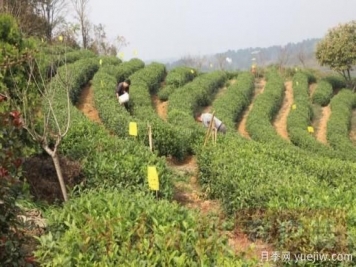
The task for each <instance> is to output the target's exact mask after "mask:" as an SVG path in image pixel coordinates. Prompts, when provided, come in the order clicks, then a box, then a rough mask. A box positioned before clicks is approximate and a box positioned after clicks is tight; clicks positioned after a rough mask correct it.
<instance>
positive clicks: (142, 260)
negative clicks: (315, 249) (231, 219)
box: [36, 189, 256, 266]
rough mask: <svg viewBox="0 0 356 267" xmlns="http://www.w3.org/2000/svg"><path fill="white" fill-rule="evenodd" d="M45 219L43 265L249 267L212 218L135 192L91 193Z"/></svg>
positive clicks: (95, 191) (67, 204)
mask: <svg viewBox="0 0 356 267" xmlns="http://www.w3.org/2000/svg"><path fill="white" fill-rule="evenodd" d="M128 200H129V201H128ZM48 218H49V230H50V231H49V233H48V234H47V235H45V236H42V237H41V238H40V246H39V249H38V251H37V252H36V257H37V258H38V259H39V260H40V262H41V264H42V265H43V266H87V265H91V266H242V264H244V265H243V266H253V265H252V264H253V262H252V261H250V264H249V263H248V262H245V263H244V262H243V261H242V260H240V259H238V258H237V257H236V256H234V255H233V253H232V252H231V251H230V249H229V248H228V245H227V240H226V239H224V238H222V237H220V235H219V233H218V232H219V231H218V230H219V227H221V226H220V225H219V223H218V221H217V220H216V219H215V220H214V219H211V218H210V219H208V218H206V217H204V216H199V214H198V213H197V212H194V211H191V210H188V209H186V208H184V207H181V206H179V205H177V204H173V203H170V202H167V201H165V200H161V201H158V200H157V199H154V198H153V197H148V196H145V195H144V194H142V193H139V192H130V191H124V190H120V191H119V190H116V189H111V190H101V189H99V190H92V191H89V192H86V193H85V194H82V195H81V196H80V197H79V198H75V199H72V200H70V201H69V202H68V203H66V205H65V206H64V207H63V209H53V210H50V211H49V214H48ZM254 264H256V262H255V263H254Z"/></svg>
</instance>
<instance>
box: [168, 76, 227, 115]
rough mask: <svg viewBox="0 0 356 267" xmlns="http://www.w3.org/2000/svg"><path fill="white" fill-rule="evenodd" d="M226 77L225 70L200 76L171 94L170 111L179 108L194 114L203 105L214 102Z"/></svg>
mask: <svg viewBox="0 0 356 267" xmlns="http://www.w3.org/2000/svg"><path fill="white" fill-rule="evenodd" d="M226 79H227V76H226V74H225V73H224V72H223V71H214V72H211V73H207V74H203V75H201V76H198V77H197V78H195V79H194V80H193V81H192V82H190V83H187V84H186V85H185V86H183V87H182V88H180V89H179V90H176V91H175V92H174V93H173V94H172V95H171V98H170V102H169V106H168V113H171V111H173V110H174V109H177V110H180V111H184V112H189V113H190V114H191V115H194V113H195V112H197V111H198V110H199V109H200V108H201V107H204V106H208V105H209V104H210V103H211V102H212V100H213V99H214V96H215V94H216V93H217V91H218V90H219V88H220V87H221V86H223V84H224V83H225V81H226ZM192 119H193V117H192Z"/></svg>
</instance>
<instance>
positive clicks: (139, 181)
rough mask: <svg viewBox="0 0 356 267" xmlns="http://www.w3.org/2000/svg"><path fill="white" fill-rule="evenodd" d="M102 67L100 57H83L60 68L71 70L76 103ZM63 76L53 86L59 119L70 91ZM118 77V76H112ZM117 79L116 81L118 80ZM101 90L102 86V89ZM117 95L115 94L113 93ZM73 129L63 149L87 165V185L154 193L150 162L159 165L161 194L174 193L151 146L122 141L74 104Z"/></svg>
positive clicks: (168, 173) (62, 150)
mask: <svg viewBox="0 0 356 267" xmlns="http://www.w3.org/2000/svg"><path fill="white" fill-rule="evenodd" d="M98 67H99V60H98V59H97V58H94V59H90V58H89V59H82V60H79V61H77V62H75V63H73V64H69V65H67V66H66V67H64V66H63V67H61V68H60V69H59V70H58V73H59V75H62V77H63V76H64V75H65V74H66V73H67V72H68V73H71V74H72V76H71V79H70V80H69V82H70V84H69V86H70V88H71V91H70V95H71V96H72V97H71V100H72V102H74V100H77V99H79V96H80V94H81V89H82V88H83V85H85V84H86V83H87V82H88V81H89V80H90V79H91V77H92V75H93V73H94V71H95V70H97V69H98ZM60 79H61V78H60V76H56V77H54V78H53V79H52V81H51V83H50V85H49V86H51V87H52V88H56V89H57V90H58V92H57V94H56V101H55V102H54V104H53V108H54V109H55V111H56V114H57V117H58V120H59V122H61V121H64V119H65V118H64V116H66V93H65V90H63V89H62V90H61V88H63V83H62V82H61V80H60ZM112 79H114V78H112ZM114 82H115V81H113V83H114ZM99 90H100V89H99ZM113 97H114V96H113ZM70 112H71V128H70V130H69V132H68V134H67V136H66V137H65V138H64V139H63V143H62V145H61V148H60V150H61V152H62V153H63V154H65V155H68V156H70V157H71V158H73V159H76V160H79V161H81V162H82V164H83V171H84V174H85V176H86V178H87V180H86V186H87V187H100V186H113V187H118V188H125V187H130V188H137V189H138V190H145V191H146V192H147V193H148V194H150V192H149V190H148V185H147V181H146V178H147V165H150V164H152V165H156V166H157V169H158V172H159V175H160V183H161V188H160V189H161V190H160V196H162V197H166V198H170V197H171V196H172V181H171V179H172V174H171V172H170V171H168V169H167V168H166V166H165V162H164V160H163V159H159V158H157V156H156V155H154V154H152V153H151V152H150V151H149V150H148V148H145V147H143V146H142V145H141V144H140V143H138V142H135V140H129V139H127V140H120V139H118V138H117V137H114V136H110V135H109V133H108V132H106V131H105V130H104V129H103V127H101V126H98V125H96V124H95V123H93V122H90V121H89V120H88V119H87V118H86V117H85V116H84V115H83V114H82V113H81V112H80V111H78V110H77V109H76V108H75V107H74V106H72V107H71V110H70Z"/></svg>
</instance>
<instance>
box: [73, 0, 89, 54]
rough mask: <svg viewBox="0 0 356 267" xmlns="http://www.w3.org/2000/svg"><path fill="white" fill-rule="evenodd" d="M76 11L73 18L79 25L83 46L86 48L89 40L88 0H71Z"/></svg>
mask: <svg viewBox="0 0 356 267" xmlns="http://www.w3.org/2000/svg"><path fill="white" fill-rule="evenodd" d="M71 1H72V4H73V6H74V11H75V13H76V16H75V18H76V19H77V20H78V22H79V25H80V31H81V35H82V43H83V48H85V49H86V48H88V46H89V42H90V35H89V34H90V28H91V23H90V21H89V18H88V11H89V10H88V9H89V6H88V4H89V0H71Z"/></svg>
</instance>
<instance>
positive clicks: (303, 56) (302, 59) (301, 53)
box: [297, 44, 307, 68]
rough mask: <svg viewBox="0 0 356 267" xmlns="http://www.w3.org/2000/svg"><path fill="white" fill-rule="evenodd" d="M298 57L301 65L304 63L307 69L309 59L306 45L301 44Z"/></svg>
mask: <svg viewBox="0 0 356 267" xmlns="http://www.w3.org/2000/svg"><path fill="white" fill-rule="evenodd" d="M297 57H298V59H299V61H300V63H302V65H303V67H304V68H305V65H306V59H307V57H306V54H305V48H304V44H301V45H300V46H299V49H298V54H297Z"/></svg>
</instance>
